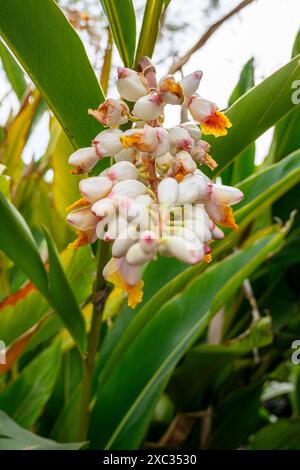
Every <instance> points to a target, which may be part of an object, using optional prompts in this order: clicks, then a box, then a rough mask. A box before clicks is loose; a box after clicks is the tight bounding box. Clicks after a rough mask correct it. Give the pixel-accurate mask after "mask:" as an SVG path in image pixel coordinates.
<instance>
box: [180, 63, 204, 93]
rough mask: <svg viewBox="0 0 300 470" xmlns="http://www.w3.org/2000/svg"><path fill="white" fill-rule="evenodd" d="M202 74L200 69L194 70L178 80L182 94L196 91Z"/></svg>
mask: <svg viewBox="0 0 300 470" xmlns="http://www.w3.org/2000/svg"><path fill="white" fill-rule="evenodd" d="M202 75H203V72H201V70H196V71H195V72H193V73H191V74H190V75H187V76H186V77H184V78H183V79H182V80H181V81H180V82H179V83H180V85H181V88H182V90H183V94H184V96H186V97H188V96H191V95H193V94H194V93H196V91H197V90H198V87H199V84H200V80H201V78H202Z"/></svg>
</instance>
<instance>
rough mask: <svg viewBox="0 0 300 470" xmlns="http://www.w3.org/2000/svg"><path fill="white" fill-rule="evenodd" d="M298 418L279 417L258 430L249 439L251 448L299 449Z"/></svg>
mask: <svg viewBox="0 0 300 470" xmlns="http://www.w3.org/2000/svg"><path fill="white" fill-rule="evenodd" d="M299 433H300V420H299V419H280V420H279V421H277V422H276V423H274V424H268V425H267V426H265V427H263V428H262V429H260V431H258V433H257V434H255V435H254V436H253V438H252V439H251V441H250V449H251V450H300V442H299Z"/></svg>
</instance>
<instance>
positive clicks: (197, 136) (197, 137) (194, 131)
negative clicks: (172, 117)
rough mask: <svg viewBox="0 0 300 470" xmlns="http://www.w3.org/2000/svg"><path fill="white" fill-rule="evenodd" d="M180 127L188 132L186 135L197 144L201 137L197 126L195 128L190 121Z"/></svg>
mask: <svg viewBox="0 0 300 470" xmlns="http://www.w3.org/2000/svg"><path fill="white" fill-rule="evenodd" d="M180 127H182V128H183V129H185V130H186V131H188V133H189V134H190V136H191V137H192V139H194V141H195V142H198V140H200V139H201V137H202V132H201V129H200V127H199V126H197V125H196V124H194V123H193V122H191V121H187V122H183V123H182V124H180Z"/></svg>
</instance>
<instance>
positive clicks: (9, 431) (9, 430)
mask: <svg viewBox="0 0 300 470" xmlns="http://www.w3.org/2000/svg"><path fill="white" fill-rule="evenodd" d="M0 435H1V436H2V437H0V450H78V449H81V448H82V447H83V446H85V443H84V442H76V443H74V442H73V443H69V444H60V443H58V442H55V441H51V440H50V439H45V438H44V437H41V436H37V435H36V434H33V433H32V432H30V431H27V430H26V429H23V428H21V426H19V425H18V424H16V423H15V422H14V421H13V420H12V419H11V418H10V417H9V416H8V415H7V414H6V413H4V412H3V411H0Z"/></svg>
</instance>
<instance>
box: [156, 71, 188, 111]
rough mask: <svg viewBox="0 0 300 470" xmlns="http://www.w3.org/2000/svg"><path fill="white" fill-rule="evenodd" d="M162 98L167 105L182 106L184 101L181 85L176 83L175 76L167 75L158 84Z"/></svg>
mask: <svg viewBox="0 0 300 470" xmlns="http://www.w3.org/2000/svg"><path fill="white" fill-rule="evenodd" d="M158 89H159V93H160V96H161V98H162V100H163V102H164V103H166V104H174V105H178V104H182V102H183V100H184V96H183V91H182V88H181V85H180V84H179V83H178V82H176V80H175V78H174V76H173V75H170V74H169V75H166V76H165V77H163V78H162V79H161V80H160V81H159V83H158Z"/></svg>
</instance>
